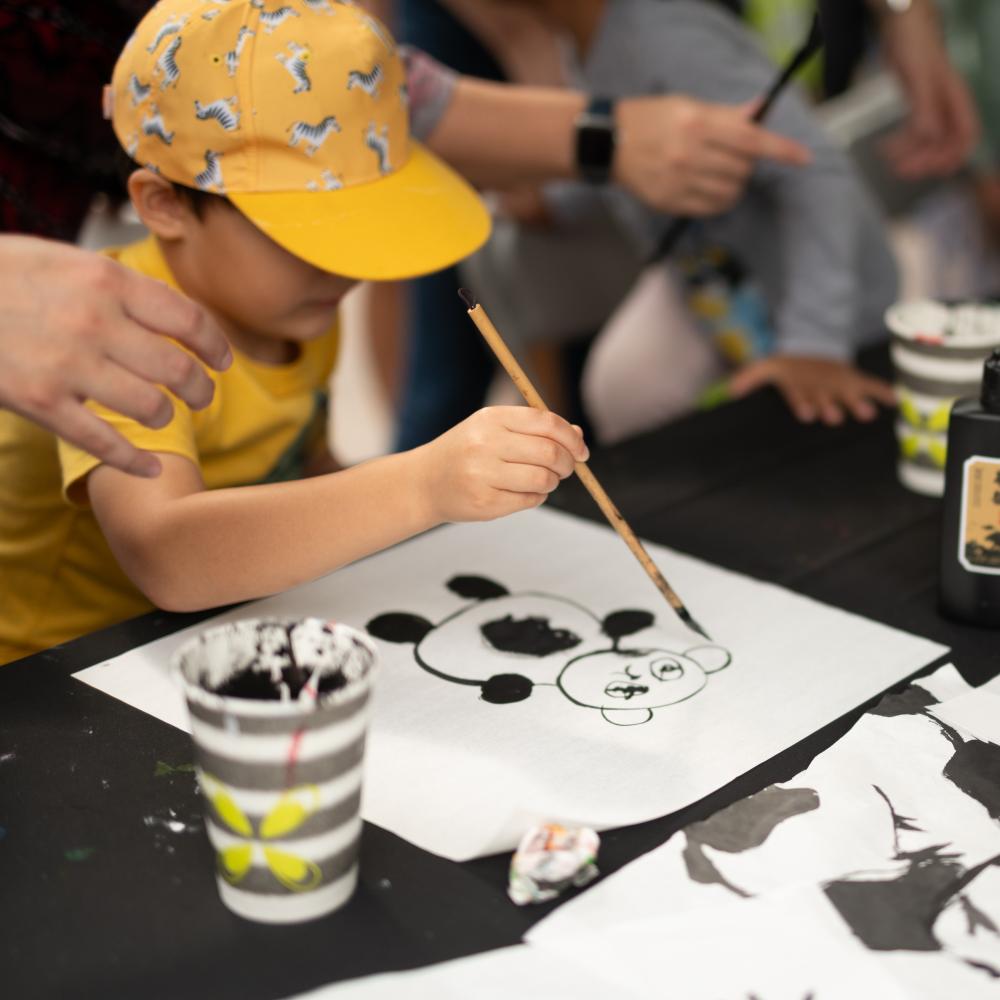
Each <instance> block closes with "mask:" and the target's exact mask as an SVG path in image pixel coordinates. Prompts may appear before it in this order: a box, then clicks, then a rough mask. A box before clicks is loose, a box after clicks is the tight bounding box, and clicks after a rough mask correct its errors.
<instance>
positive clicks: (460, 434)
mask: <svg viewBox="0 0 1000 1000" xmlns="http://www.w3.org/2000/svg"><path fill="white" fill-rule="evenodd" d="M586 455H587V449H586V446H585V445H584V443H583V438H582V436H581V434H580V432H579V429H578V428H574V427H571V426H570V425H569V424H568V423H566V421H565V420H563V419H562V418H561V417H557V416H555V414H552V413H540V412H538V411H536V410H531V409H528V408H526V407H513V406H512V407H493V408H490V409H486V410H480V411H479V412H478V413H476V414H474V415H473V416H471V417H470V418H469V419H468V420H466V421H464V422H463V423H461V424H459V425H458V426H457V427H455V428H453V429H452V430H450V431H449V432H448V433H446V434H443V435H442V436H441V437H439V438H437V439H436V440H435V441H432V442H431V443H430V444H427V445H424V446H423V447H422V448H417V449H415V450H414V451H410V452H406V453H404V454H401V455H392V456H389V457H387V458H382V459H377V460H375V461H373V462H368V463H366V464H364V465H360V466H357V467H355V468H353V469H347V470H345V471H344V472H337V473H334V474H332V475H324V476H317V477H316V478H314V479H307V480H300V481H297V482H291V483H275V484H268V485H261V486H243V487H235V488H230V489H220V490H205V488H204V485H203V484H202V481H201V476H200V474H199V471H198V469H197V468H196V467H195V466H194V465H193V464H192V463H191V462H190V461H189V460H188V459H186V458H182V457H179V456H177V455H169V454H163V455H160V459H161V461H162V463H163V473H162V475H161V476H160V477H159V478H158V479H155V480H138V479H136V478H134V477H132V476H129V475H126V474H125V473H122V472H119V471H117V470H116V469H113V468H111V467H110V466H106V465H102V466H99V467H98V468H97V469H95V470H94V471H93V472H92V473H91V474H90V476H89V478H88V480H87V489H88V492H89V498H90V503H91V505H92V507H93V510H94V513H95V514H96V516H97V519H98V521H99V523H100V525H101V530H102V531H103V532H104V535H105V537H106V538H107V540H108V543H109V545H110V546H111V550H112V552H113V553H114V554H115V557H116V558H117V560H118V562H119V563H120V565H121V566H122V568H123V569H124V570H125V572H126V573H127V574H128V576H129V578H130V579H131V580H132V582H133V583H134V584H135V585H136V586H137V587H139V589H140V590H142V591H143V592H144V593H145V594H146V596H147V597H148V598H149V599H150V600H151V601H152V602H153V603H154V604H156V605H158V606H159V607H162V608H164V609H167V610H171V611H191V610H197V609H201V608H207V607H213V606H215V605H219V604H227V603H231V602H234V601H242V600H247V599H250V598H255V597H262V596H264V595H267V594H272V593H276V592H278V591H281V590H284V589H287V588H288V587H293V586H295V585H297V584H300V583H304V582H306V581H308V580H312V579H315V578H316V577H319V576H322V575H323V574H324V573H329V572H331V571H332V570H334V569H336V568H337V567H338V566H342V565H344V564H345V563H349V562H352V561H353V560H355V559H359V558H361V557H362V556H366V555H369V554H370V553H372V552H377V551H378V550H379V549H383V548H385V547H386V546H389V545H392V544H394V543H396V542H399V541H402V540H403V539H405V538H409V537H410V536H411V535H415V534H417V533H419V532H421V531H425V530H427V529H428V528H432V527H434V526H435V525H437V524H441V523H442V522H445V521H477V520H490V519H492V518H496V517H502V516H504V515H506V514H512V513H514V512H516V511H519V510H525V509H527V508H529V507H536V506H538V505H539V504H541V503H542V502H543V501H544V500H545V498H546V497H547V496H548V494H549V493H550V492H551V491H552V490H554V489H555V488H556V486H557V485H558V484H559V481H560V480H561V479H565V478H566V477H567V476H568V475H570V474H571V472H572V471H573V464H574V461H576V460H583V459H585V457H586Z"/></svg>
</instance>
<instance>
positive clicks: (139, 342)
mask: <svg viewBox="0 0 1000 1000" xmlns="http://www.w3.org/2000/svg"><path fill="white" fill-rule="evenodd" d="M107 351H108V354H109V356H110V358H111V360H113V361H115V362H117V363H118V364H120V365H122V366H123V367H124V368H126V369H128V371H130V372H132V374H134V375H137V376H139V377H140V378H142V379H145V380H146V381H147V382H153V383H158V384H160V385H165V386H166V387H167V388H168V389H170V390H171V392H173V393H174V394H175V395H177V396H179V397H180V398H181V399H183V400H184V402H185V403H187V404H188V406H190V407H191V408H192V409H195V410H200V409H202V408H203V407H205V406H208V404H209V403H210V402H211V401H212V395H213V393H214V391H215V386H214V384H213V382H212V380H211V378H209V376H208V374H207V373H206V372H205V370H204V369H203V368H202V366H201V365H200V364H199V363H198V362H197V361H196V360H195V359H194V357H193V356H192V355H190V354H188V353H187V352H186V351H184V350H182V349H181V348H180V347H178V346H177V345H176V344H173V343H171V342H170V341H169V340H167V339H166V338H165V337H160V336H157V335H156V334H153V333H150V332H149V331H148V330H147V329H146V328H145V327H142V326H140V325H139V324H138V323H136V322H133V321H132V320H129V319H123V321H122V322H121V323H120V324H119V325H118V326H117V327H116V329H114V330H113V331H111V333H110V334H109V337H108V339H107Z"/></svg>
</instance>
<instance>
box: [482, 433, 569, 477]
mask: <svg viewBox="0 0 1000 1000" xmlns="http://www.w3.org/2000/svg"><path fill="white" fill-rule="evenodd" d="M500 458H501V459H502V460H503V461H504V462H514V463H520V464H522V465H531V466H538V467H541V468H543V469H545V470H549V469H551V470H552V472H554V473H555V474H556V475H557V476H558V477H559V479H565V478H566V477H567V476H570V475H572V474H573V468H574V466H575V464H576V460H575V459H574V457H573V456H572V455H571V454H570V453H569V452H568V451H567V450H566V449H565V448H564V447H563V446H562V445H561V444H559V443H557V442H556V441H553V440H552V438H548V437H537V436H536V435H534V434H508V435H507V437H506V440H505V441H504V443H503V446H502V450H501V452H500Z"/></svg>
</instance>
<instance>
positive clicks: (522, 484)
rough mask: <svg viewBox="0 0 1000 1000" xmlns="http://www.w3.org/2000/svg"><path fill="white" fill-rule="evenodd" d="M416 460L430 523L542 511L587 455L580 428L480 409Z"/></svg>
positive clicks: (547, 416)
mask: <svg viewBox="0 0 1000 1000" xmlns="http://www.w3.org/2000/svg"><path fill="white" fill-rule="evenodd" d="M412 454H413V455H414V456H419V458H420V461H421V476H420V480H421V484H422V487H423V489H422V491H421V492H422V494H423V497H424V504H425V505H426V508H427V510H428V511H429V512H430V520H431V522H432V523H439V522H441V521H488V520H492V519H493V518H496V517H504V516H506V515H507V514H513V513H515V512H517V511H519V510H527V509H528V508H530V507H537V506H538V505H539V504H541V503H544V502H545V500H546V498H547V497H548V495H549V494H550V493H551V492H552V491H553V490H554V489H555V488H556V487H557V486H558V485H559V483H560V482H561V481H562V480H563V479H565V478H566V477H567V476H570V475H572V473H573V468H574V463H575V462H578V461H579V462H583V461H586V459H587V458H588V456H589V452H588V451H587V446H586V445H585V444H584V443H583V435H582V433H581V431H580V428H579V427H576V426H574V425H572V424H568V423H567V422H566V421H565V420H563V418H562V417H559V416H556V414H554V413H543V412H542V411H540V410H534V409H531V408H530V407H527V406H491V407H487V408H486V409H482V410H479V411H478V412H477V413H474V414H473V415H472V416H471V417H469V418H468V419H466V420H463V421H462V423H460V424H458V425H457V426H455V427H453V428H452V429H451V430H450V431H447V432H446V433H444V434H442V435H441V436H440V437H439V438H435V439H434V440H433V441H431V442H430V444H426V445H424V446H423V447H422V448H419V449H417V450H416V451H415V452H413V453H412Z"/></svg>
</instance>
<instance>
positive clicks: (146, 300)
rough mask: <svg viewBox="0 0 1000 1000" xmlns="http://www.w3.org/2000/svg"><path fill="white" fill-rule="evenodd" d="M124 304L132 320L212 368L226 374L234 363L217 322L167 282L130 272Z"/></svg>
mask: <svg viewBox="0 0 1000 1000" xmlns="http://www.w3.org/2000/svg"><path fill="white" fill-rule="evenodd" d="M121 301H122V306H123V308H124V310H125V314H126V315H127V316H129V317H130V318H131V319H133V320H135V321H136V322H137V323H139V324H141V325H142V326H144V327H146V328H147V329H149V330H152V331H153V332H154V333H162V334H165V335H166V336H168V337H173V338H174V340H177V341H180V343H182V344H184V346H185V347H188V348H190V349H191V350H192V351H194V353H195V354H196V355H197V356H198V357H199V358H201V359H202V361H204V362H205V363H206V364H208V365H211V367H212V368H215V369H218V370H219V371H223V370H225V369H226V368H228V367H229V365H230V364H231V363H232V360H233V355H232V351H231V350H230V349H229V344H228V342H227V341H226V338H225V336H224V335H223V333H222V330H221V329H220V328H219V325H218V324H217V323H216V322H215V320H214V319H212V317H211V316H210V315H209V314H208V312H206V311H205V310H204V309H202V307H201V306H199V305H197V304H196V303H194V302H192V301H191V300H190V299H189V298H187V297H186V296H184V295H181V294H180V293H178V292H175V291H174V290H173V289H171V288H168V287H167V286H166V285H165V284H163V282H161V281H155V280H154V279H152V278H147V277H146V276H145V275H141V274H137V273H135V272H133V271H127V272H126V274H125V277H124V285H123V289H122V295H121Z"/></svg>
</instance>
